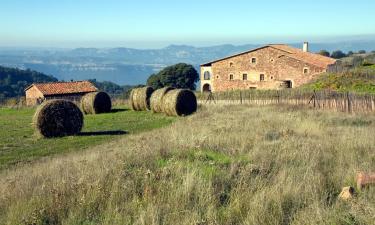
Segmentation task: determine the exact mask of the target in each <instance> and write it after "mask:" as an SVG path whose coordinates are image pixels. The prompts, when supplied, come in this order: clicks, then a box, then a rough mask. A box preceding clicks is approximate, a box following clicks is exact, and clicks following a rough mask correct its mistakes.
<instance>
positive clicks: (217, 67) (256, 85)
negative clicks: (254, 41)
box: [200, 42, 336, 92]
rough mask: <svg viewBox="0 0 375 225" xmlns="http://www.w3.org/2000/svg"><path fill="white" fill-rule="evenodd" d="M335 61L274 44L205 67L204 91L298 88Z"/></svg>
mask: <svg viewBox="0 0 375 225" xmlns="http://www.w3.org/2000/svg"><path fill="white" fill-rule="evenodd" d="M335 63H336V60H335V59H332V58H329V57H325V56H322V55H319V54H315V53H311V52H309V45H308V43H307V42H305V43H304V45H303V49H298V48H294V47H290V46H288V45H284V44H271V45H266V46H263V47H260V48H257V49H253V50H250V51H246V52H242V53H239V54H236V55H232V56H228V57H226V58H222V59H218V60H215V61H212V62H208V63H205V64H202V65H201V75H200V80H201V91H213V92H217V91H226V90H237V89H239V90H244V89H282V88H294V87H298V86H300V85H303V84H305V83H308V82H309V81H311V80H313V79H314V78H316V77H317V75H319V74H322V73H324V72H327V70H328V69H329V67H330V66H333V65H334V64H335Z"/></svg>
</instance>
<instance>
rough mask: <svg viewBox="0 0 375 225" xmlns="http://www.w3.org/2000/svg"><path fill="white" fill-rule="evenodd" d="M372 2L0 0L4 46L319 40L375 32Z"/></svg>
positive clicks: (143, 45) (0, 41)
mask: <svg viewBox="0 0 375 225" xmlns="http://www.w3.org/2000/svg"><path fill="white" fill-rule="evenodd" d="M374 9H375V0H356V1H352V0H288V1H286V0H284V1H283V0H257V1H252V0H223V1H221V0H185V1H182V0H1V1H0V46H38V47H79V46H82V47H90V46H92V47H114V46H125V47H136V48H150V47H154V48H159V47H164V46H166V45H169V44H191V45H197V46H201V45H215V44H222V43H230V44H243V43H263V42H288V41H289V42H290V41H303V40H309V41H322V40H328V39H329V40H332V39H333V37H340V36H348V35H349V36H354V35H362V34H374V33H375V13H374Z"/></svg>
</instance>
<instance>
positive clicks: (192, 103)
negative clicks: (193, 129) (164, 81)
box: [163, 89, 197, 116]
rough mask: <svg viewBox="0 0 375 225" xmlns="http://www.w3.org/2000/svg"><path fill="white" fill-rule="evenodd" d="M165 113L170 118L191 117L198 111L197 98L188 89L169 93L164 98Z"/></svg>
mask: <svg viewBox="0 0 375 225" xmlns="http://www.w3.org/2000/svg"><path fill="white" fill-rule="evenodd" d="M163 111H164V112H165V113H166V114H167V115H168V116H187V115H190V114H192V113H194V112H195V111H197V98H196V96H195V94H194V93H193V92H192V91H190V90H186V89H176V90H171V91H168V92H167V93H166V94H165V95H164V97H163Z"/></svg>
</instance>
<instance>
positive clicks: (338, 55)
mask: <svg viewBox="0 0 375 225" xmlns="http://www.w3.org/2000/svg"><path fill="white" fill-rule="evenodd" d="M345 56H346V55H345V53H343V52H342V51H341V50H337V51H334V52H332V54H331V57H332V58H334V59H341V58H344V57H345Z"/></svg>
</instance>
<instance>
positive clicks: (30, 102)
mask: <svg viewBox="0 0 375 225" xmlns="http://www.w3.org/2000/svg"><path fill="white" fill-rule="evenodd" d="M43 98H44V96H43V94H42V92H40V91H39V90H38V89H37V88H36V87H35V86H33V87H31V88H29V89H28V90H27V91H26V105H27V106H34V105H37V104H38V103H39V102H38V101H40V100H41V99H43Z"/></svg>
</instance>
